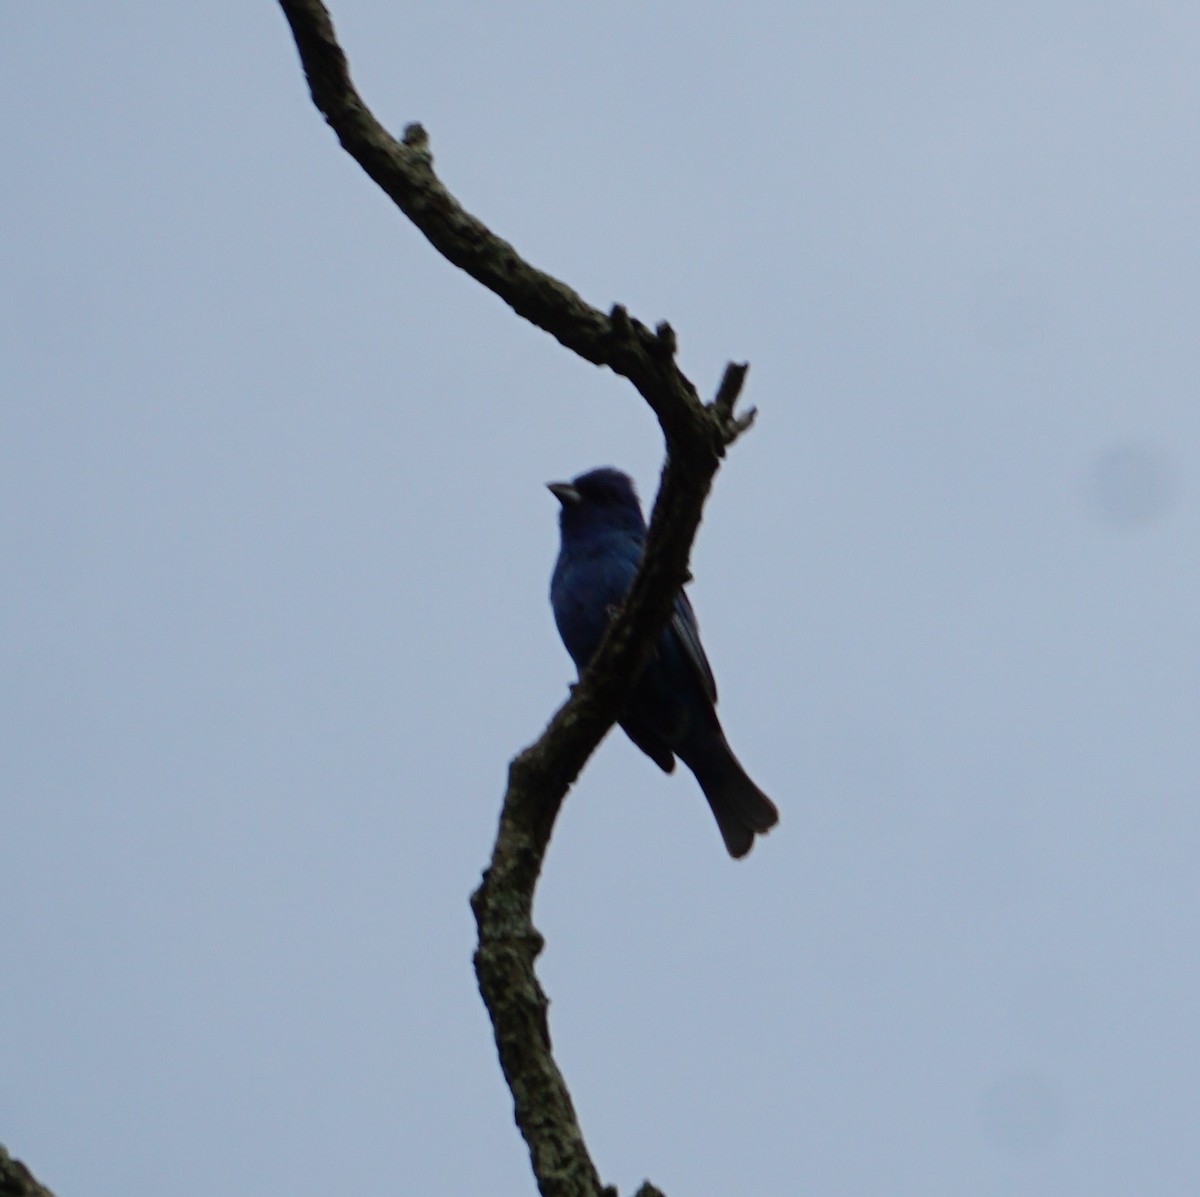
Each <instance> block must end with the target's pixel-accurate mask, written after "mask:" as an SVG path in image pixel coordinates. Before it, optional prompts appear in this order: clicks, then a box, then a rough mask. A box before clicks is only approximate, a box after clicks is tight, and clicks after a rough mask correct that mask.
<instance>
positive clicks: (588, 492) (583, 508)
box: [546, 466, 646, 536]
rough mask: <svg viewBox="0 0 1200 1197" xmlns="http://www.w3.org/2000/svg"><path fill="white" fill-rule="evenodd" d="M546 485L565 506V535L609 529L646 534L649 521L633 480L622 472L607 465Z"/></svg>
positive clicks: (561, 519)
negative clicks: (570, 478) (644, 517)
mask: <svg viewBox="0 0 1200 1197" xmlns="http://www.w3.org/2000/svg"><path fill="white" fill-rule="evenodd" d="M546 486H547V488H548V489H549V491H550V493H551V494H552V495H553V496H554V497H555V498H556V499H557V500H558V501H559V502H560V503H561V504H562V510H561V511H560V512H559V516H558V524H559V527H560V528H561V529H562V532H563V535H564V536H570V535H587V534H589V533H591V532H600V531H610V530H611V531H620V532H628V533H633V534H635V535H638V536H642V535H645V532H646V521H645V520H644V519H643V518H642V508H641V504H640V503H639V502H638V497H637V491H636V490H634V488H633V479H632V478H630V477H629V475H628V474H623V473H621V471H620V470H614V469H613V468H612V467H611V466H604V467H602V468H601V469H598V470H589V471H588V472H587V473H586V474H580V475H579V477H578V478H573V479H572V480H571V481H570V482H548V483H547V484H546Z"/></svg>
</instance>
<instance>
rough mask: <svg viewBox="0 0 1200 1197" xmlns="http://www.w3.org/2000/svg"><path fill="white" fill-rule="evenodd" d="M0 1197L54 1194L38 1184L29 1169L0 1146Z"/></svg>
mask: <svg viewBox="0 0 1200 1197" xmlns="http://www.w3.org/2000/svg"><path fill="white" fill-rule="evenodd" d="M0 1197H54V1194H53V1193H52V1192H50V1190H49V1189H48V1188H46V1186H45V1185H40V1184H38V1182H37V1181H36V1180H34V1178H33V1174H32V1173H31V1172H30V1171H29V1169H28V1168H26V1167H25V1165H24V1164H22V1163H21V1161H20V1160H14V1159H13V1158H12V1156H11V1155H9V1154H8V1152H7V1151H6V1150H5V1149H4V1147H3V1146H2V1145H0Z"/></svg>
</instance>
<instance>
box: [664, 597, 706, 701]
mask: <svg viewBox="0 0 1200 1197" xmlns="http://www.w3.org/2000/svg"><path fill="white" fill-rule="evenodd" d="M667 627H668V628H670V629H671V631H673V632H674V633H675V635H676V636H677V637H678V639H679V643H680V644H682V645H683V650H684V655H685V656H686V657H687V659H688V663H689V664H690V665H691V666H692V668H693V669H694V670H695V671H696V676H697V677H698V678H699V679H700V684H701V685H702V686H703V687H704V692H705V694H707V695H708V700H709V702H711V703H714V704H715V703H716V701H717V679H716V678H714V677H713V671H712V666H711V665H709V663H708V658H707V657H706V656H705V655H704V645H702V644H701V643H700V628H699V626H698V625H697V623H696V613H695V611H693V610H692V604H691V603H690V602H689V601H688V596H687V595H686V594H684V593H683V591H682V590H681V591H680V592H679V597H678V598H676V600H675V611H674V614H673V615H672V616H671V622H670V623H669V624H668V625H667Z"/></svg>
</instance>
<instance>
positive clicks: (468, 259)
mask: <svg viewBox="0 0 1200 1197" xmlns="http://www.w3.org/2000/svg"><path fill="white" fill-rule="evenodd" d="M280 7H281V8H282V9H283V12H284V15H285V16H286V17H287V20H288V23H289V24H290V26H291V29H292V34H293V36H294V37H295V41H296V47H297V49H298V50H299V52H300V60H301V63H302V65H303V68H304V73H305V76H306V78H307V80H308V85H309V90H310V91H311V93H312V98H313V102H314V103H315V104H316V106H317V108H318V109H319V110H320V112H321V113H322V114H323V115H324V117H325V119H326V121H327V122H328V123H329V125H330V126H331V127H332V129H333V130H334V132H335V133H336V134H337V137H338V140H339V141H340V142H341V144H342V147H343V148H344V149H345V150H346V151H347V152H348V153H349V154H350V155H351V156H352V157H353V158H354V159H355V161H357V162H358V163H359V165H360V166H361V167H362V168H363V170H365V171H366V172H367V174H368V175H370V177H371V178H372V179H373V180H374V181H375V182H376V183H377V184H378V185H379V186H380V187H381V188H382V189H383V190H384V191H385V192H386V193H387V194H388V195H389V196H390V197H391V198H392V199H393V200H394V201H395V203H396V205H397V206H398V207H399V208H400V209H401V211H402V212H403V213H404V214H405V215H406V216H407V217H408V218H409V219H410V220H411V221H412V222H413V223H414V224H415V225H416V226H417V228H419V229H420V230H421V232H422V233H423V234H424V235H425V237H426V238H427V239H428V240H429V241H430V243H431V244H432V245H433V246H434V248H435V249H437V250H438V251H439V252H440V253H441V254H443V255H444V256H445V257H446V258H447V259H448V260H449V261H451V262H452V263H454V265H456V266H458V267H460V268H461V269H463V270H464V271H466V272H467V273H468V274H469V275H470V276H471V277H472V278H474V279H476V280H477V281H478V282H480V283H482V284H483V285H484V286H485V287H487V288H488V289H489V290H491V291H494V292H495V293H496V294H497V295H498V296H500V298H501V299H503V300H504V301H505V302H506V303H508V304H509V305H510V306H511V307H512V308H513V310H514V311H515V312H517V313H518V315H520V316H523V317H524V318H525V319H526V320H529V321H531V322H532V323H533V324H535V325H537V326H538V327H539V328H541V329H544V330H545V331H546V332H548V333H549V334H550V335H551V336H553V337H555V338H556V339H557V340H558V341H559V342H561V343H562V344H563V345H564V346H566V347H567V348H568V349H570V350H572V351H574V352H575V353H577V354H579V356H580V357H582V358H584V359H586V360H587V361H589V362H593V363H594V364H596V365H601V366H607V367H608V368H610V369H611V370H613V371H614V372H615V373H617V374H619V375H622V376H623V377H625V378H627V379H628V380H629V381H630V382H632V383H633V385H634V386H635V387H636V388H637V390H638V391H639V393H640V394H641V395H642V396H643V398H644V399H645V400H646V402H647V403H648V404H649V405H650V407H651V409H652V410H653V411H654V413H655V415H656V416H657V418H658V421H659V425H660V426H661V428H662V430H663V436H664V438H665V441H666V449H667V455H666V462H665V465H664V467H663V474H662V481H661V485H660V487H659V492H658V497H657V499H656V500H655V503H654V509H653V512H652V515H651V520H650V529H649V534H648V538H647V544H646V552H645V555H644V559H643V562H642V566H641V569H640V570H639V571H638V576H637V578H636V580H635V582H634V585H633V587H632V589H631V591H630V594H629V598H628V600H627V602H626V603H625V606H624V608H623V610H622V611H621V613H620V614H619V616H618V617H617V618H616V619H615V620H614V621H613V624H612V626H611V627H610V628H609V631H608V634H607V636H606V637H605V639H604V643H603V644H602V645H601V647H600V650H599V651H598V652H597V654H596V657H595V658H594V660H593V661H592V663H591V664H590V665H589V666H588V668H587V669H586V670H585V671H584V674H583V676H582V678H581V679H580V681H579V684H578V685H577V686H576V687H575V688H574V690H573V692H572V694H571V697H570V698H569V699H568V701H567V702H566V703H565V704H564V705H563V706H562V707H561V708H560V709H559V710H558V711H557V712H556V714H555V715H554V717H553V718H552V719H551V721H550V724H549V726H548V727H547V728H546V730H545V731H544V732H543V734H542V736H541V737H540V738H539V739H538V741H537V742H536V743H535V744H533V745H531V746H530V747H529V748H527V749H525V751H524V752H522V753H520V754H519V755H518V756H517V757H516V758H515V759H514V760H513V761H512V763H511V764H510V766H509V770H508V788H507V791H506V793H505V795H504V802H503V807H502V809H501V813H500V826H499V831H498V833H497V836H496V843H495V848H494V850H493V852H492V858H491V862H490V863H489V865H488V867H487V869H486V870H485V871H484V874H483V880H482V883H481V884H480V886H479V888H478V890H477V891H476V892H475V894H474V895H473V896H472V899H471V906H472V909H473V910H474V912H475V918H476V923H477V925H478V929H479V946H478V949H477V951H476V953H475V971H476V975H477V978H478V982H479V989H480V993H481V994H482V996H483V1000H484V1003H485V1005H486V1006H487V1009H488V1013H489V1015H490V1017H491V1020H492V1026H493V1029H494V1032H495V1037H496V1047H497V1050H498V1052H499V1057H500V1064H501V1067H502V1069H503V1071H504V1075H505V1078H506V1080H507V1082H508V1086H509V1089H510V1090H511V1092H512V1095H513V1105H514V1112H515V1116H516V1121H517V1125H518V1126H519V1128H520V1130H521V1133H522V1135H523V1136H524V1137H525V1141H526V1143H527V1144H528V1147H529V1153H530V1158H531V1161H532V1164H533V1170H534V1174H535V1176H536V1178H537V1183H538V1187H539V1189H540V1191H541V1192H542V1193H543V1194H544V1195H545V1197H600V1195H605V1197H607V1195H612V1197H615V1190H613V1189H606V1188H605V1187H604V1186H603V1185H602V1183H601V1181H600V1178H599V1174H598V1172H597V1170H596V1167H595V1165H594V1164H593V1162H592V1160H591V1157H590V1155H589V1154H588V1151H587V1147H586V1145H585V1144H584V1140H583V1133H582V1131H581V1130H580V1127H579V1123H578V1120H577V1119H576V1117H575V1110H574V1107H573V1105H572V1103H571V1097H570V1094H569V1092H568V1091H567V1086H566V1083H565V1082H564V1080H563V1078H562V1074H561V1073H560V1072H559V1070H558V1067H557V1065H556V1064H555V1061H554V1057H553V1055H552V1052H551V1045H550V1031H549V1027H548V1024H547V1019H546V1009H547V1005H548V1003H547V999H546V995H545V994H544V992H543V991H542V989H541V986H540V985H539V983H538V980H537V976H536V974H535V972H534V961H535V960H536V958H537V955H538V953H539V952H540V951H541V948H542V938H541V936H540V935H539V934H538V932H537V930H536V928H535V927H534V925H533V919H532V913H533V898H534V890H535V888H536V885H537V880H538V876H539V874H540V872H541V866H542V860H543V857H544V855H545V852H546V848H547V845H548V844H549V841H550V835H551V832H552V831H553V828H554V822H555V819H556V818H557V815H558V811H559V808H560V806H561V805H562V801H563V798H564V797H565V795H566V792H567V790H568V788H569V787H570V786H571V784H572V783H573V782H574V780H575V778H576V777H578V775H579V772H580V770H581V769H582V768H583V766H584V764H585V762H586V761H587V759H588V757H589V756H590V755H591V754H592V752H593V751H594V750H595V748H596V746H597V745H598V744H599V743H600V741H601V739H603V737H604V735H605V734H606V733H607V732H608V730H609V728H611V727H612V725H613V723H614V722H615V720H616V718H617V715H618V714H619V712H620V710H621V708H622V707H623V706H624V704H625V702H626V700H627V698H628V696H629V694H630V692H631V690H632V686H633V679H634V678H635V677H636V676H637V674H638V672H639V670H640V669H641V666H642V665H643V664H644V662H645V661H646V659H647V658H648V656H649V653H650V651H651V646H652V644H653V642H654V640H655V638H656V636H657V634H658V632H659V630H660V629H661V628H662V626H663V625H664V623H665V622H666V620H667V618H668V616H669V614H670V610H671V606H672V603H673V601H674V596H675V593H676V592H677V591H678V590H679V588H680V587H681V586H682V585H683V584H684V583H685V582H686V581H687V579H688V557H689V554H690V552H691V546H692V541H693V539H694V538H695V535H696V530H697V528H698V527H699V524H700V517H701V513H702V510H703V506H704V501H705V499H706V498H707V496H708V491H709V488H710V486H711V485H712V480H713V476H714V475H715V473H716V471H717V468H718V465H719V464H720V458H721V457H722V456H723V454H724V451H725V448H726V446H727V445H729V444H731V443H732V442H733V441H734V440H735V439H736V438H737V436H738V435H739V434H740V433H741V432H743V431H744V430H745V429H746V428H748V427H749V425H750V423H751V421H752V420H753V416H754V413H753V411H752V410H751V411H748V412H747V413H745V414H744V415H740V416H739V415H735V412H734V408H735V405H736V403H737V399H738V396H739V394H740V393H741V389H742V384H743V382H744V379H745V374H746V366H744V365H733V364H731V365H729V366H728V367H727V368H726V370H725V375H724V377H723V379H722V380H721V384H720V387H719V389H718V391H717V394H716V398H715V399H714V400H713V402H712V403H709V404H705V403H703V402H701V401H700V399H699V398H698V396H697V393H696V389H695V387H694V386H693V385H692V384H691V382H690V381H689V380H688V379H687V378H686V377H685V376H684V374H683V373H682V371H681V370H680V369H679V367H678V365H677V363H676V360H675V348H676V346H675V334H674V332H673V331H672V329H671V327H670V326H669V325H668V324H665V323H664V324H660V325H658V327H657V328H655V329H654V330H653V331H652V330H651V329H649V328H648V327H647V326H646V325H644V324H642V323H640V322H639V321H637V320H635V319H633V318H632V317H631V316H630V315H629V314H628V313H627V312H626V311H625V309H624V308H623V307H621V306H620V305H617V306H616V307H614V308H613V309H612V310H611V311H610V312H607V313H605V312H602V311H601V310H600V309H598V308H595V307H593V306H591V305H590V304H588V303H587V302H586V301H585V300H584V299H582V298H581V297H580V296H579V295H578V294H577V293H576V292H575V291H573V290H572V289H571V288H570V287H568V286H567V285H566V284H565V283H562V282H560V281H558V280H557V279H555V278H552V277H550V276H549V275H548V274H545V273H543V272H542V271H540V270H537V269H535V268H534V267H533V266H531V265H530V264H529V263H527V262H526V261H525V260H524V259H523V258H522V257H521V256H520V255H519V254H518V253H517V251H516V250H515V249H514V248H513V247H512V246H511V245H510V244H509V243H508V242H506V241H504V240H502V239H501V238H500V237H498V236H496V235H495V234H494V233H492V232H491V231H490V230H489V229H488V228H487V227H486V226H485V225H484V224H483V223H482V222H481V221H479V220H478V219H476V218H475V217H474V216H472V215H470V213H468V212H466V211H465V210H464V209H463V208H462V206H461V205H460V204H459V203H458V201H457V200H456V199H455V198H454V197H453V196H452V195H451V194H450V193H449V192H448V191H447V190H446V188H445V186H444V185H443V184H442V182H441V181H440V180H439V179H438V177H437V176H436V175H435V174H434V171H433V156H432V154H431V152H430V149H429V139H428V137H427V135H426V133H425V130H424V129H423V128H422V127H421V126H420V125H416V124H413V125H409V126H408V127H407V129H406V130H405V133H404V137H403V140H397V139H396V138H394V137H393V136H392V135H391V134H390V133H389V132H388V131H387V130H386V129H385V128H384V127H383V126H382V125H381V124H380V123H379V122H378V121H377V120H376V119H375V117H374V116H373V115H372V114H371V112H370V110H369V109H368V108H367V106H366V104H365V103H364V102H363V100H362V98H361V97H360V96H359V94H358V92H357V91H356V90H355V88H354V85H353V83H352V82H351V80H350V75H349V70H348V68H347V64H346V57H345V55H344V54H343V52H342V50H341V47H340V46H339V45H338V43H337V40H336V37H335V35H334V31H333V25H332V22H331V21H330V18H329V13H328V12H327V10H326V9H325V7H324V5H322V4H321V3H320V2H319V0H280ZM638 1193H639V1197H661V1194H659V1192H658V1190H657V1189H655V1188H654V1187H653V1186H652V1185H651V1184H649V1182H647V1183H646V1184H644V1185H643V1186H642V1188H641V1189H639V1191H638Z"/></svg>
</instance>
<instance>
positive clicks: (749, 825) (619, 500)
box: [549, 468, 779, 857]
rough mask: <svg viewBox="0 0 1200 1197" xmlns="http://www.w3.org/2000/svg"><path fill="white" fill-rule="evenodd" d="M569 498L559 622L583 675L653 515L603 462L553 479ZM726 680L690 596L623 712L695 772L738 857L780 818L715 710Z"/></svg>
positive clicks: (640, 733) (634, 732)
mask: <svg viewBox="0 0 1200 1197" xmlns="http://www.w3.org/2000/svg"><path fill="white" fill-rule="evenodd" d="M549 488H550V491H551V493H553V495H554V497H555V498H556V499H558V501H559V503H560V504H562V510H561V511H560V513H559V521H558V523H559V530H560V532H561V534H562V544H561V547H560V549H559V553H558V561H557V562H556V563H555V566H554V576H553V577H552V579H551V581H550V603H551V606H552V607H553V608H554V622H555V623H556V624H557V625H558V631H559V634H560V635H561V636H562V639H563V643H564V644H565V645H566V646H567V652H569V653H570V654H571V658H572V660H573V661H574V662H575V665H576V667H577V668H578V670H579V671H580V672H581V673H582V671H583V669H584V667H585V666H586V665H587V663H588V662H589V661H590V660H591V659H592V655H593V654H594V653H595V651H596V649H597V648H598V647H599V645H600V640H601V638H602V637H603V636H604V633H605V631H606V629H607V628H608V624H609V621H610V620H611V619H612V616H613V614H614V613H615V612H616V610H617V609H618V608H619V607H620V605H621V603H622V602H623V601H624V599H625V595H626V594H627V593H628V591H629V587H630V586H631V585H632V583H633V578H634V574H635V573H636V572H637V567H638V563H639V561H640V560H641V557H642V550H643V548H644V546H645V542H646V521H645V519H644V518H643V517H642V509H641V505H640V504H639V503H638V497H637V492H636V491H635V490H634V489H633V482H632V481H631V479H630V478H629V477H628V475H626V474H623V473H621V471H620V470H614V469H612V468H604V469H599V470H591V471H590V472H589V473H586V474H580V475H579V477H578V478H576V479H574V480H573V481H571V482H551V483H549ZM716 701H717V684H716V682H715V681H714V680H713V674H712V669H711V668H710V667H709V664H708V658H707V657H706V656H705V655H704V648H703V646H702V645H701V643H700V629H699V628H698V627H697V625H696V616H695V613H694V612H693V611H692V604H691V603H690V602H688V598H687V595H685V594H684V593H683V591H682V590H681V591H680V592H679V594H678V596H677V597H676V599H675V610H674V613H673V614H672V616H671V619H670V621H669V622H668V624H667V626H666V627H665V628H664V629H663V631H662V634H661V635H660V636H659V638H658V643H657V645H656V646H655V651H654V655H653V657H652V658H651V659H650V661H649V663H648V664H647V666H646V668H645V670H644V671H643V673H642V675H641V677H640V678H639V679H638V682H637V685H636V687H635V688H634V691H633V695H632V696H631V698H630V700H629V704H628V706H627V708H626V710H625V712H624V714H623V715H622V716H621V719H620V724H621V727H622V728H623V729H624V730H625V734H626V735H627V736H628V737H629V738H630V739H631V740H632V741H633V742H634V743H635V744H636V745H637V746H638V747H639V748H640V749H641V750H642V751H643V752H644V753H645V754H646V755H647V756H648V757H649V758H650V759H651V760H652V761H654V763H655V764H656V765H658V767H659V768H660V769H662V770H663V771H664V772H666V773H670V772H671V770H672V769H674V768H675V758H676V757H677V756H678V757H679V759H680V760H681V761H683V763H684V764H685V765H687V767H688V768H689V769H691V771H692V772H693V773H694V774H695V775H696V780H697V781H698V782H699V783H700V788H701V789H702V790H703V791H704V796H705V798H707V799H708V805H709V806H710V807H712V812H713V814H714V815H715V816H716V820H717V826H718V827H719V828H720V829H721V837H722V839H724V841H725V847H726V848H727V849H728V850H729V855H730V856H734V857H741V856H745V855H746V853H747V852H749V851H750V848H751V846H752V845H753V843H754V837H755V835H761V834H763V833H765V832H767V831H769V830H770V829H771V828H772V827H774V826H775V824H776V823H777V822H778V821H779V812H778V811H777V810H776V809H775V805H774V803H773V802H772V801H771V800H770V799H769V798H768V797H767V796H766V794H764V793H763V792H762V790H760V789H759V788H758V786H756V785H755V784H754V782H752V781H751V780H750V778H749V777H748V776H747V775H746V771H745V770H744V769H743V768H742V766H741V765H740V764H739V763H738V759H737V757H735V756H734V755H733V752H732V750H731V749H730V747H729V744H728V743H727V742H726V740H725V733H724V732H723V731H722V730H721V724H720V721H719V720H718V719H717V712H716Z"/></svg>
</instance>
